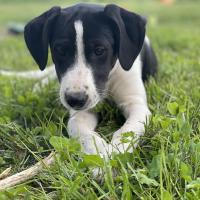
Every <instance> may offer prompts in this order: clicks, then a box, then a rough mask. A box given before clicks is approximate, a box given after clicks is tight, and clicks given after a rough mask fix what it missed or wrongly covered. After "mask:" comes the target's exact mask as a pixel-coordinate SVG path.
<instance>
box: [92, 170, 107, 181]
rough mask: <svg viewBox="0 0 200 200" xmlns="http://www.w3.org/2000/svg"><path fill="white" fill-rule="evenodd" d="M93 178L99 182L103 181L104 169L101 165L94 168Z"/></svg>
mask: <svg viewBox="0 0 200 200" xmlns="http://www.w3.org/2000/svg"><path fill="white" fill-rule="evenodd" d="M92 178H93V179H95V180H96V181H98V182H103V181H104V172H103V169H101V168H99V167H97V168H94V169H92Z"/></svg>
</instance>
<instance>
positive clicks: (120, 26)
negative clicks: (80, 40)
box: [104, 4, 146, 70]
mask: <svg viewBox="0 0 200 200" xmlns="http://www.w3.org/2000/svg"><path fill="white" fill-rule="evenodd" d="M104 13H105V14H106V16H108V17H109V18H110V19H111V20H112V21H113V22H114V24H115V27H117V28H116V31H115V32H116V33H115V34H116V39H117V40H118V47H117V48H118V58H119V62H120V64H121V66H122V67H123V69H125V70H129V69H130V68H131V66H132V65H133V63H134V61H135V59H136V57H137V56H138V54H139V53H140V51H141V49H142V46H143V43H144V38H145V25H146V20H145V19H144V18H142V17H141V16H139V15H137V14H135V13H132V12H129V11H127V10H125V9H123V8H120V7H118V6H116V5H112V4H110V5H107V6H106V7H105V9H104Z"/></svg>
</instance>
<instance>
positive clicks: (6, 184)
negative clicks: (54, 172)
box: [0, 152, 55, 191]
mask: <svg viewBox="0 0 200 200" xmlns="http://www.w3.org/2000/svg"><path fill="white" fill-rule="evenodd" d="M54 161H55V153H54V152H52V153H51V154H49V156H47V157H46V158H44V159H43V160H41V161H39V162H37V163H36V164H35V165H33V166H32V167H30V168H28V169H26V170H24V171H22V172H19V173H17V174H14V175H12V176H9V177H7V178H5V179H3V180H0V191H2V190H6V189H9V188H11V187H13V186H16V185H18V184H21V183H24V182H25V181H27V180H29V179H31V178H33V177H34V176H36V175H37V174H39V173H40V172H41V171H42V170H43V169H44V168H45V167H49V166H51V165H52V164H53V163H54Z"/></svg>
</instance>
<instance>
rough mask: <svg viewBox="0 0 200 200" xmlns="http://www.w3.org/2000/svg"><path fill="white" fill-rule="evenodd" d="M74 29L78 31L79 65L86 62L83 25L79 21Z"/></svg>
mask: <svg viewBox="0 0 200 200" xmlns="http://www.w3.org/2000/svg"><path fill="white" fill-rule="evenodd" d="M74 28H75V31H76V48H77V58H76V59H77V62H78V64H79V63H80V64H81V63H84V62H85V57H84V45H83V23H82V22H81V21H80V20H79V21H75V23H74Z"/></svg>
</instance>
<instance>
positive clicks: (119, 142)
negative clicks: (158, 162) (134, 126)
mask: <svg viewBox="0 0 200 200" xmlns="http://www.w3.org/2000/svg"><path fill="white" fill-rule="evenodd" d="M138 138H139V135H138V134H135V133H134V131H132V130H131V129H129V128H128V129H124V128H121V129H119V130H118V131H116V132H115V133H114V134H113V139H112V141H111V144H110V145H109V155H111V154H112V153H126V152H129V153H132V152H133V150H134V148H136V147H137V144H138Z"/></svg>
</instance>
